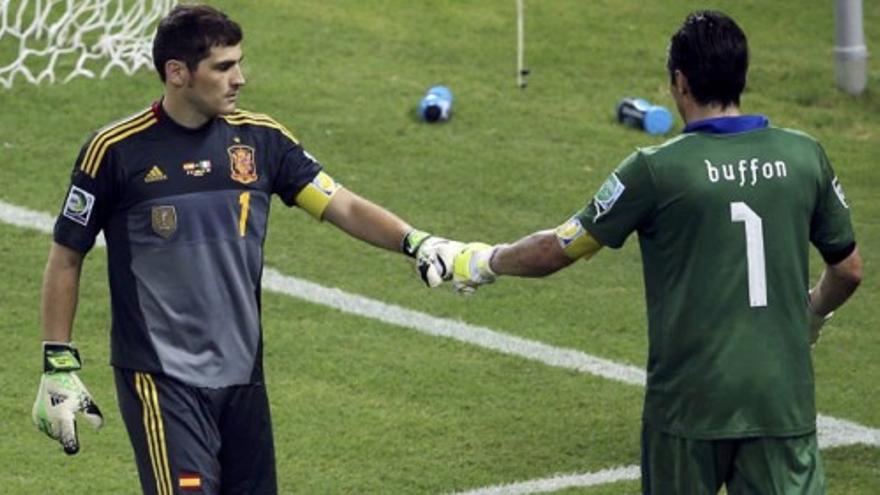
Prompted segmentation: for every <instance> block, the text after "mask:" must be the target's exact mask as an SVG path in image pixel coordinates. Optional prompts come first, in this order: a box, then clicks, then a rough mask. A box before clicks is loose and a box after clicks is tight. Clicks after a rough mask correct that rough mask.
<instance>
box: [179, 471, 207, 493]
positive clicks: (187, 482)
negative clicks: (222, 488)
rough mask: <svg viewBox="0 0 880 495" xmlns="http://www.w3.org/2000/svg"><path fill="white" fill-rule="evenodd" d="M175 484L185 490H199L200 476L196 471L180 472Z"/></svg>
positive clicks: (200, 484)
mask: <svg viewBox="0 0 880 495" xmlns="http://www.w3.org/2000/svg"><path fill="white" fill-rule="evenodd" d="M177 486H178V487H180V489H181V490H185V491H193V490H201V489H202V477H201V476H200V475H199V474H198V473H180V477H179V478H178V481H177Z"/></svg>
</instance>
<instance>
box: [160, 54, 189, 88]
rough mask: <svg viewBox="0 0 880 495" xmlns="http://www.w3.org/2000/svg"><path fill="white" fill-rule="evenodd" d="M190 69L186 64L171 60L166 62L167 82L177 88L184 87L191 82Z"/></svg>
mask: <svg viewBox="0 0 880 495" xmlns="http://www.w3.org/2000/svg"><path fill="white" fill-rule="evenodd" d="M189 76H190V74H189V68H187V66H186V62H183V61H181V60H174V59H170V60H168V61H166V62H165V81H167V82H168V83H170V84H171V85H172V86H175V87H178V88H180V87H183V86H186V84H187V83H188V82H189Z"/></svg>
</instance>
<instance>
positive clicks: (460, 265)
mask: <svg viewBox="0 0 880 495" xmlns="http://www.w3.org/2000/svg"><path fill="white" fill-rule="evenodd" d="M496 249H498V246H490V245H488V244H484V243H482V242H472V243H470V244H467V245H466V246H464V249H462V250H461V251H459V252H458V254H456V255H455V259H454V261H453V277H452V287H453V288H454V289H455V290H456V292H460V293H462V294H471V293H473V292H474V291H476V290H477V287H479V286H480V285H484V284H491V283H492V282H494V281H495V277H496V275H495V272H493V271H492V267H490V266H489V262H490V261H491V260H492V255H493V254H495V250H496Z"/></svg>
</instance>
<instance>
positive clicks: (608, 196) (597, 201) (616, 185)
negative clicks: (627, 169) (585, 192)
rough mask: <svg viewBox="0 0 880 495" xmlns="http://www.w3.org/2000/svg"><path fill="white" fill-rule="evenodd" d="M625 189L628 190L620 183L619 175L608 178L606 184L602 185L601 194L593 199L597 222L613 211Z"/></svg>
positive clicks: (597, 194) (598, 193)
mask: <svg viewBox="0 0 880 495" xmlns="http://www.w3.org/2000/svg"><path fill="white" fill-rule="evenodd" d="M624 189H626V186H624V185H623V182H620V179H618V178H617V174H611V176H610V177H608V179H607V180H606V181H605V183H604V184H602V187H600V188H599V192H597V193H596V196H595V197H593V205H594V206H595V207H596V218H595V219H596V220H598V219H599V217H601V216H602V215H604V214H605V213H608V211H609V210H611V208H612V207H613V206H614V203H616V202H617V199H618V198H620V195H621V194H623V191H624Z"/></svg>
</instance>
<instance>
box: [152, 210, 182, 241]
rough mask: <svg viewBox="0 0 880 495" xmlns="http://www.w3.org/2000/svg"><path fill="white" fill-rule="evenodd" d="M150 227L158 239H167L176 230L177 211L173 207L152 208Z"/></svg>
mask: <svg viewBox="0 0 880 495" xmlns="http://www.w3.org/2000/svg"><path fill="white" fill-rule="evenodd" d="M150 225H151V226H152V227H153V232H155V233H156V234H157V235H159V236H160V237H163V238H165V239H168V238H169V237H171V234H173V233H174V232H175V231H176V230H177V210H175V209H174V206H170V205H167V206H154V207H153V210H152V214H151V215H150Z"/></svg>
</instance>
